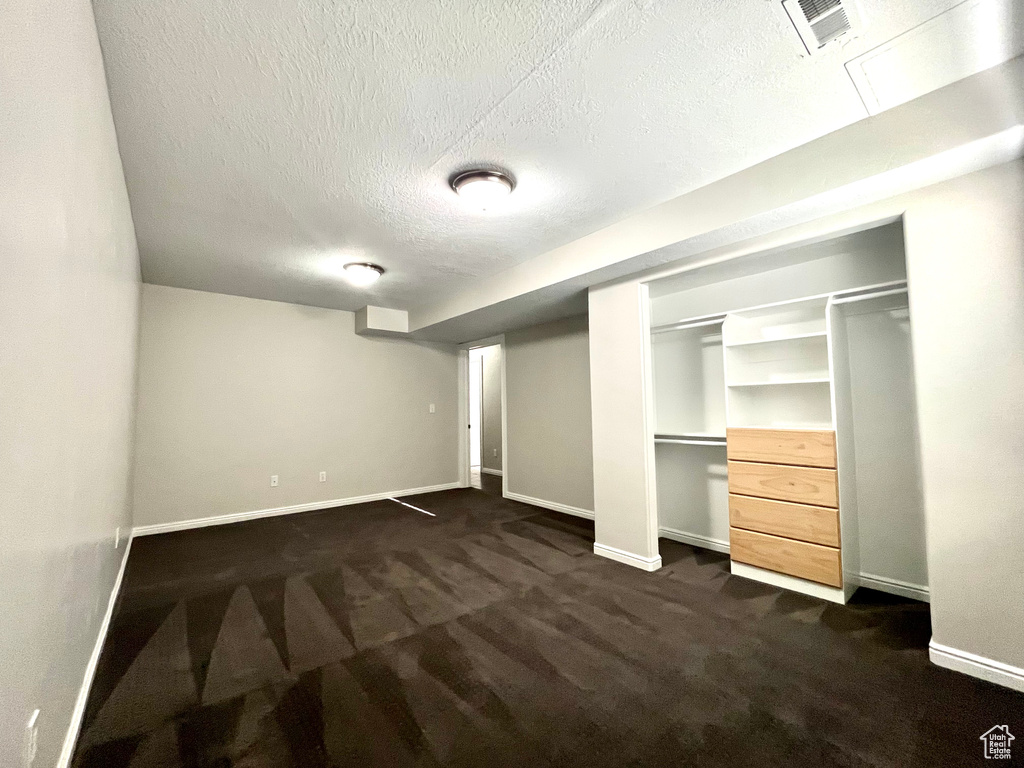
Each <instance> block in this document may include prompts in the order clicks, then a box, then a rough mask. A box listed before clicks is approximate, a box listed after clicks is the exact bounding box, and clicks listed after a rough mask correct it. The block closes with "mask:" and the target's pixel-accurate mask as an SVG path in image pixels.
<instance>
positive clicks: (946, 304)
mask: <svg viewBox="0 0 1024 768" xmlns="http://www.w3.org/2000/svg"><path fill="white" fill-rule="evenodd" d="M904 227H905V230H906V238H907V265H908V271H909V274H910V317H911V332H912V338H913V344H914V374H915V377H916V381H917V407H918V422H919V427H920V430H921V464H922V472H923V477H924V491H925V519H926V526H927V537H928V574H929V578H930V583H931V597H932V603H931V604H932V631H933V639H934V640H935V641H936V642H938V643H941V644H943V645H947V646H951V647H953V648H956V649H958V650H961V651H967V652H969V653H973V654H977V655H980V656H983V657H986V658H989V659H994V660H996V661H999V662H1002V663H1004V664H1010V665H1013V666H1014V667H1017V668H1024V639H1022V636H1021V627H1024V494H1022V489H1024V161H1017V162H1015V163H1010V164H1006V165H1001V166H998V167H996V168H992V169H989V170H987V171H982V172H979V173H975V174H971V175H970V176H966V177H964V178H962V179H960V180H957V181H953V182H948V183H946V184H941V185H938V186H936V187H933V188H931V189H928V190H924V191H923V192H922V194H921V195H919V196H917V198H916V199H915V200H914V201H913V202H912V203H911V204H910V205H908V206H907V212H906V219H905V223H904ZM1020 687H1021V688H1022V689H1024V677H1021V679H1020Z"/></svg>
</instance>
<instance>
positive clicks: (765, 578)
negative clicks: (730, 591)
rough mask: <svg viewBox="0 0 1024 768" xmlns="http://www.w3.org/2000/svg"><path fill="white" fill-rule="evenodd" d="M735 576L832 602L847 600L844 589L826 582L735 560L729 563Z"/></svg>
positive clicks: (841, 602)
mask: <svg viewBox="0 0 1024 768" xmlns="http://www.w3.org/2000/svg"><path fill="white" fill-rule="evenodd" d="M729 567H730V570H731V571H732V574H733V576H742V577H743V578H744V579H751V580H752V581H760V582H763V583H765V584H771V585H772V586H773V587H781V588H782V589H788V590H789V591H790V592H800V593H802V594H805V595H810V596H811V597H818V598H821V599H822V600H828V601H829V602H832V603H840V604H843V603H845V602H846V594H845V592H844V591H843V590H842V589H838V588H836V587H829V586H827V585H825V584H818V583H817V582H814V581H808V580H807V579H801V578H798V577H796V576H789V575H787V574H785V573H776V572H775V571H769V570H767V569H765V568H758V567H757V566H754V565H747V564H746V563H738V562H736V561H735V560H733V561H731V562H730V563H729Z"/></svg>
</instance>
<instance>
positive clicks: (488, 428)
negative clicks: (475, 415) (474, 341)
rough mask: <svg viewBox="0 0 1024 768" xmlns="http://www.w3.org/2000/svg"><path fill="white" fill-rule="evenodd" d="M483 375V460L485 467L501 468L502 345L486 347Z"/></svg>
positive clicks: (483, 354)
mask: <svg viewBox="0 0 1024 768" xmlns="http://www.w3.org/2000/svg"><path fill="white" fill-rule="evenodd" d="M480 351H481V354H482V357H483V361H484V376H483V403H484V407H483V415H484V418H483V428H484V432H483V441H482V446H481V448H482V453H483V462H482V464H481V466H483V467H484V468H485V469H496V470H499V471H500V470H501V466H502V460H503V458H504V457H503V456H502V455H501V347H500V346H498V345H495V346H493V347H484V348H483V349H482V350H480Z"/></svg>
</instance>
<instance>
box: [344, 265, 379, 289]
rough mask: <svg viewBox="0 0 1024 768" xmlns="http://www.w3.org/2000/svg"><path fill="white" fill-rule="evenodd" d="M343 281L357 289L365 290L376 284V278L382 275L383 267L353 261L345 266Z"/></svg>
mask: <svg viewBox="0 0 1024 768" xmlns="http://www.w3.org/2000/svg"><path fill="white" fill-rule="evenodd" d="M343 269H344V270H345V279H346V280H348V281H349V282H350V283H352V285H354V286H356V287H357V288H366V287H367V286H369V285H373V284H374V283H375V282H377V278H379V277H380V276H381V275H383V274H384V267H382V266H380V265H379V264H371V263H370V262H368V261H353V262H351V263H349V264H346V265H345V266H344V267H343Z"/></svg>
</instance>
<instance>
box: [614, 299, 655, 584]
mask: <svg viewBox="0 0 1024 768" xmlns="http://www.w3.org/2000/svg"><path fill="white" fill-rule="evenodd" d="M638 298H639V301H638V302H637V303H638V305H639V309H640V393H641V396H642V403H641V404H642V407H643V424H642V429H643V435H644V441H643V445H642V446H641V451H642V456H641V460H642V461H643V465H644V486H645V488H644V490H645V494H644V495H645V501H646V503H645V507H646V510H645V511H646V513H647V514H646V515H645V520H644V522H645V526H644V528H645V532H646V534H647V551H648V552H653V553H654V557H653V558H647V559H646V560H650V561H651V562H653V561H654V560H657V563H658V564H657V566H655V567H654V568H649V569H648V570H657V569H658V568H660V567H661V555H659V554H657V553H658V476H657V469H656V459H655V456H656V454H655V450H654V434H655V425H656V424H657V418H656V416H655V413H654V363H653V359H654V352H653V350H652V348H651V346H652V344H651V290H650V286H648V285H647V283H640V285H639V297H638ZM602 546H603V545H602ZM620 551H621V550H620ZM626 554H627V555H629V556H630V557H636V555H634V554H632V553H628V552H627V553H626Z"/></svg>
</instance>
